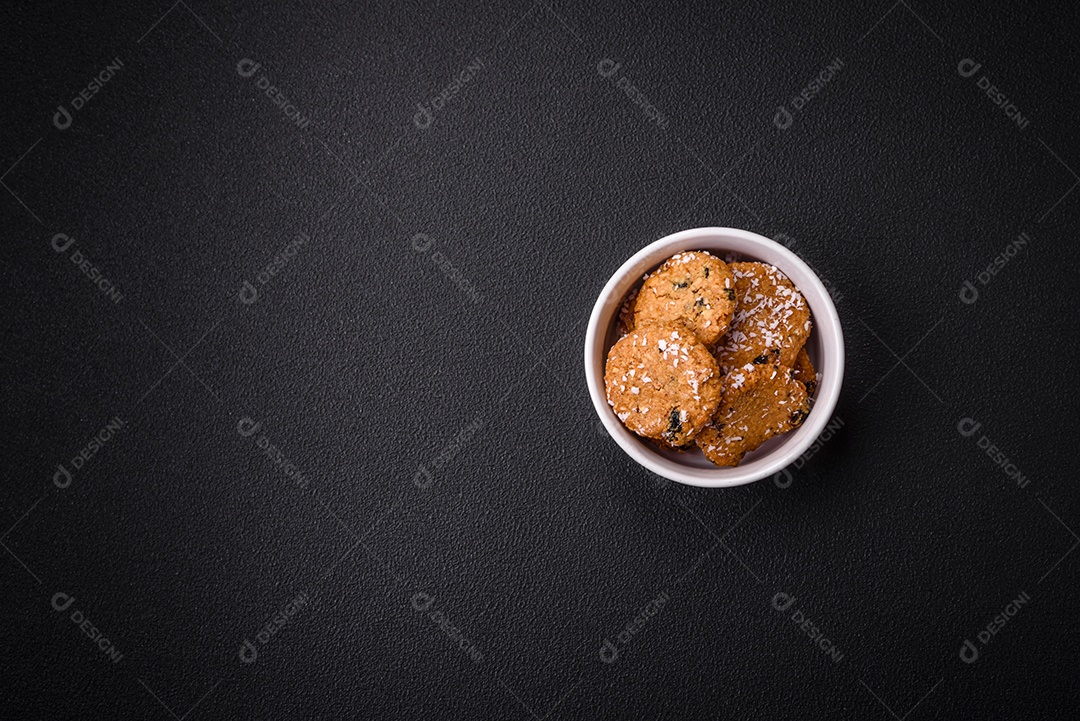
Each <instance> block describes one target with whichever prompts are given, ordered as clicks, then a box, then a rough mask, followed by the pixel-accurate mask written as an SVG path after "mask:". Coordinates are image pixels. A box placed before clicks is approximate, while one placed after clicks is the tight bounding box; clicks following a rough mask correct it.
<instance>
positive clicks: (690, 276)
mask: <svg viewBox="0 0 1080 721" xmlns="http://www.w3.org/2000/svg"><path fill="white" fill-rule="evenodd" d="M734 311H735V287H734V281H733V279H732V276H731V270H730V269H729V268H728V265H727V263H725V262H724V261H722V260H720V259H719V258H717V257H716V256H713V255H710V254H708V253H706V252H705V251H688V252H685V253H679V254H677V255H673V256H672V257H671V258H668V260H667V261H665V262H664V264H663V265H662V266H660V268H659V269H658V270H657V271H656V272H655V273H653V274H652V275H650V276H648V277H646V279H645V282H644V283H643V284H642V286H641V291H640V292H639V293H638V296H637V300H636V301H635V302H634V321H633V322H634V324H635V325H637V324H639V323H648V322H650V321H651V322H658V323H670V322H673V321H682V322H684V323H686V324H687V325H688V326H690V329H691V330H692V331H693V332H694V335H696V336H697V337H698V338H699V339H700V340H701V342H702V343H704V344H705V345H706V346H712V345H713V344H714V343H716V341H717V340H719V339H720V336H722V335H724V332H725V331H727V329H728V325H729V324H730V323H731V315H732V313H733V312H734Z"/></svg>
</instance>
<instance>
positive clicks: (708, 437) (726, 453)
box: [694, 364, 810, 466]
mask: <svg viewBox="0 0 1080 721" xmlns="http://www.w3.org/2000/svg"><path fill="white" fill-rule="evenodd" d="M723 385H724V396H723V399H722V400H721V401H720V408H719V409H718V410H717V412H716V416H715V418H714V419H713V421H712V422H711V423H710V424H709V425H707V426H706V427H705V428H704V430H702V431H701V432H700V433H698V435H697V436H696V437H695V439H694V440H695V442H696V443H697V445H698V448H700V449H701V452H702V453H704V454H705V457H706V458H708V459H709V460H710V461H712V462H713V463H715V464H716V465H718V466H737V465H738V464H739V461H741V460H742V458H743V456H745V455H746V454H747V453H748V452H750V451H752V450H754V449H755V448H757V447H758V446H760V445H761V444H762V443H764V442H765V441H767V440H769V439H770V438H772V437H773V436H776V435H779V434H781V433H786V432H787V431H790V430H791V429H792V428H798V427H799V426H801V425H802V423H803V421H804V420H805V419H806V416H807V415H808V414H809V413H810V399H809V398H808V397H807V395H806V388H805V387H804V386H803V384H802V383H799V382H798V381H797V380H795V379H794V378H792V377H791V368H788V367H786V366H774V365H771V364H768V365H756V366H755V365H751V366H750V367H749V368H736V369H735V370H733V371H731V372H730V373H728V374H727V375H725V376H724V379H723Z"/></svg>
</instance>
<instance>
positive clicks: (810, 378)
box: [791, 346, 818, 398]
mask: <svg viewBox="0 0 1080 721" xmlns="http://www.w3.org/2000/svg"><path fill="white" fill-rule="evenodd" d="M791 377H792V378H794V379H795V380H797V381H799V382H800V383H802V384H803V385H804V386H806V395H808V396H810V397H811V398H812V397H813V396H814V392H815V391H817V384H818V372H817V370H815V369H814V364H813V363H811V362H810V356H809V354H807V352H806V346H803V347H802V348H800V349H799V355H797V356H795V365H794V366H792V368H791Z"/></svg>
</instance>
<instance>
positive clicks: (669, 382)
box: [604, 323, 721, 446]
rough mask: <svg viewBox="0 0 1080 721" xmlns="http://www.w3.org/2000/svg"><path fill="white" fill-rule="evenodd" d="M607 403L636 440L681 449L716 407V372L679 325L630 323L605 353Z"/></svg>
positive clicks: (700, 347)
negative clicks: (661, 442)
mask: <svg viewBox="0 0 1080 721" xmlns="http://www.w3.org/2000/svg"><path fill="white" fill-rule="evenodd" d="M604 385H605V387H606V389H607V399H608V404H609V405H611V407H612V409H614V411H615V413H616V415H618V416H619V420H621V421H622V422H623V423H624V424H625V425H626V427H627V428H629V429H630V430H632V431H633V432H634V433H637V434H638V435H639V436H644V437H646V438H652V439H655V440H658V441H663V442H664V443H666V444H667V445H670V446H685V445H686V444H688V443H690V442H692V441H693V438H694V436H695V435H697V434H698V432H699V431H701V429H702V428H704V427H705V425H706V424H707V423H708V422H709V421H710V420H711V419H712V417H713V416H714V415H715V413H716V409H717V408H718V407H719V405H720V396H721V385H720V368H719V367H718V366H717V365H716V359H715V358H713V356H712V354H711V353H709V349H708V348H707V347H705V344H704V343H702V342H701V341H700V340H698V339H697V337H696V336H695V335H694V334H693V333H692V332H691V331H690V329H689V328H688V327H687V326H686V325H684V324H681V323H680V324H660V323H646V324H635V327H634V330H632V331H630V333H628V334H627V335H625V336H623V337H622V338H621V339H619V341H618V342H617V343H615V345H613V346H612V347H611V350H610V351H609V352H608V357H607V365H606V367H605V369H604Z"/></svg>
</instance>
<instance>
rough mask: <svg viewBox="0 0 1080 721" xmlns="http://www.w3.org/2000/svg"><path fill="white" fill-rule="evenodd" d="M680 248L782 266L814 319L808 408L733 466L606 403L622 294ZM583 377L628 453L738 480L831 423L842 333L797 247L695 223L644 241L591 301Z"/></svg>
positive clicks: (705, 478) (773, 466) (704, 479)
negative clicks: (643, 428)
mask: <svg viewBox="0 0 1080 721" xmlns="http://www.w3.org/2000/svg"><path fill="white" fill-rule="evenodd" d="M684 250H705V251H708V252H710V253H712V254H713V255H716V256H718V257H720V258H725V257H726V256H728V255H731V254H734V255H735V256H737V257H738V258H739V259H740V260H757V261H761V262H764V263H771V264H772V265H775V266H776V267H777V268H779V269H780V270H781V271H783V273H784V274H785V275H786V276H787V277H788V278H790V279H791V282H792V283H794V284H795V287H797V288H798V289H799V290H801V291H802V294H803V296H804V297H805V298H806V302H807V303H808V304H809V305H810V313H811V318H812V321H813V324H814V327H813V330H812V331H811V333H810V339H809V340H808V341H807V343H806V352H807V354H809V356H810V360H811V361H812V362H813V364H814V367H815V368H816V369H817V371H818V373H820V374H821V382H820V383H819V384H818V389H817V394H816V395H815V396H814V401H813V404H812V405H811V407H810V415H809V416H807V418H806V420H805V421H803V424H802V425H801V426H800V427H799V428H797V429H796V430H794V431H791V432H790V433H785V434H783V435H781V436H778V437H776V438H771V439H769V440H768V441H766V442H765V443H764V444H763V445H762V446H761V447H760V448H758V449H757V450H755V451H752V452H750V453H747V454H746V457H745V458H744V459H743V461H742V463H740V464H739V465H738V466H737V467H735V468H719V467H717V466H714V465H713V464H712V463H710V462H709V461H708V460H707V459H706V458H705V456H703V455H702V454H701V452H700V451H697V450H694V451H690V452H687V453H679V452H677V451H666V450H661V449H659V448H657V447H656V446H655V445H653V444H652V443H650V442H648V441H646V440H645V439H643V438H641V437H639V436H637V435H636V434H634V433H632V432H631V431H629V430H628V429H627V428H626V426H624V425H623V424H622V422H621V421H619V419H618V417H617V416H616V415H615V412H614V411H613V410H612V409H611V406H609V405H608V402H607V394H606V392H605V389H604V364H605V362H606V361H607V352H608V349H609V348H611V346H612V345H614V343H615V341H617V340H618V331H617V328H616V324H617V322H618V317H619V309H620V308H621V307H622V303H623V299H624V298H625V297H626V294H627V293H628V292H629V291H630V289H632V288H634V287H635V286H636V285H638V284H639V283H640V282H641V278H642V276H643V275H644V274H645V273H648V272H651V271H652V270H654V269H655V268H657V267H658V266H659V265H660V264H661V263H663V262H664V261H665V260H667V259H668V258H670V257H671V256H673V255H675V254H676V253H679V252H681V251H684ZM585 380H586V382H587V383H588V386H589V395H590V396H591V397H592V402H593V406H594V407H595V408H596V412H597V414H598V415H599V416H600V420H601V421H602V422H603V424H604V428H606V429H607V432H608V433H609V434H611V437H612V438H614V439H615V442H616V443H618V444H619V446H620V447H621V448H622V449H623V450H624V451H626V453H627V455H629V456H630V457H631V458H633V459H634V460H635V461H637V462H638V463H640V464H641V465H642V466H644V467H645V468H648V469H649V470H650V471H652V472H653V473H658V474H660V475H661V476H663V477H664V478H669V479H671V480H673V481H677V482H679V483H685V484H687V485H691V486H705V487H711V488H715V487H721V486H740V485H743V484H744V483H752V482H753V481H757V480H760V479H762V478H766V477H768V476H771V475H773V474H774V473H777V472H778V471H780V470H782V469H783V468H785V467H787V466H788V465H789V464H790V463H792V462H794V461H795V460H796V459H797V458H798V457H799V456H801V455H802V454H803V452H805V451H806V449H807V448H809V447H810V446H811V445H812V444H813V443H814V440H815V439H816V438H817V437H818V435H820V434H821V431H822V430H824V428H825V425H826V424H827V423H828V422H829V418H830V417H831V416H832V412H833V410H834V409H835V408H836V401H837V399H839V397H840V386H841V385H842V383H843V380H844V334H843V331H842V330H841V328H840V317H839V316H838V315H837V314H836V307H835V306H833V302H832V298H830V297H829V292H828V291H827V290H826V289H825V286H824V285H822V283H821V281H820V280H819V279H818V277H817V275H816V274H815V273H814V271H812V270H811V269H810V267H809V266H808V265H806V263H804V262H803V261H802V260H800V259H799V257H798V256H796V255H795V254H794V253H792V252H791V251H790V250H788V249H787V248H785V247H784V246H782V245H780V244H779V243H777V242H775V241H772V240H769V239H768V238H766V237H764V236H761V235H758V234H756V233H751V232H749V231H746V230H738V229H736V228H694V229H693V230H684V231H682V232H679V233H674V234H673V235H669V236H667V237H665V238H661V239H660V240H658V241H656V242H655V243H652V244H650V245H647V246H645V247H644V248H642V249H641V250H639V251H638V252H637V253H635V254H634V256H633V257H632V258H630V260H628V261H626V262H625V263H623V264H622V267H620V268H619V269H618V270H617V271H615V275H613V276H611V280H609V281H608V282H607V285H605V286H604V289H603V290H602V291H600V297H599V298H597V299H596V305H595V306H593V312H592V316H591V317H590V318H589V326H588V329H587V330H586V331H585Z"/></svg>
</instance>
